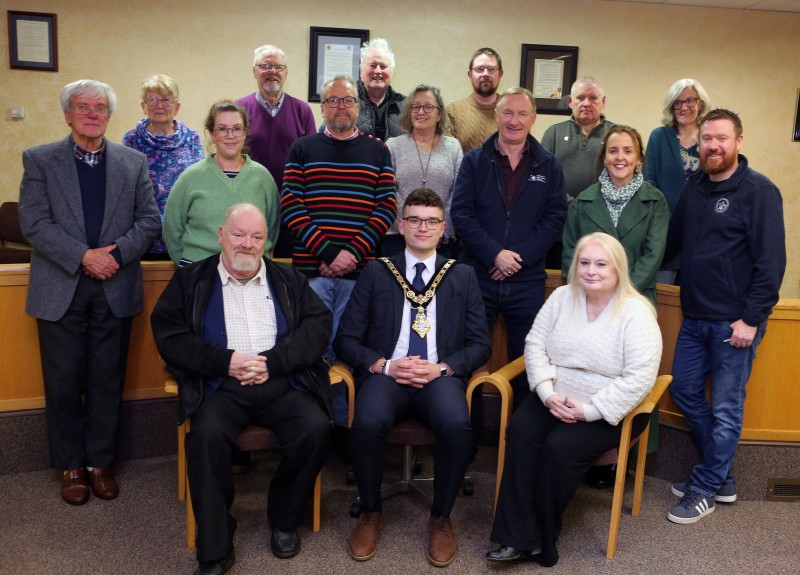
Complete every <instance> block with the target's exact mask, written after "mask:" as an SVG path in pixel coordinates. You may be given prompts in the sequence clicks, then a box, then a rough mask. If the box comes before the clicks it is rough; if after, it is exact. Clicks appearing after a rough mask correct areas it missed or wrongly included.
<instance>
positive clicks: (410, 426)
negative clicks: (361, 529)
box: [331, 362, 475, 517]
mask: <svg viewBox="0 0 800 575" xmlns="http://www.w3.org/2000/svg"><path fill="white" fill-rule="evenodd" d="M331 369H332V370H333V371H335V372H336V373H337V375H339V376H341V378H342V379H343V380H345V381H347V382H348V390H353V389H355V383H354V380H353V374H352V373H350V370H349V368H348V367H347V366H346V365H344V364H343V363H341V362H337V364H336V365H334V366H333V367H332V368H331ZM350 397H351V398H352V397H354V396H353V395H352V394H351V395H350ZM354 403H355V402H354V401H349V402H348V407H349V409H350V413H349V416H350V422H351V423H352V421H353V411H354ZM386 442H387V443H389V444H392V445H402V446H403V462H402V470H401V473H400V477H398V478H397V479H396V481H394V482H393V483H390V484H389V485H387V486H385V487H383V488H381V499H388V498H389V497H392V496H394V495H397V494H399V493H410V494H411V495H412V496H413V497H414V498H415V499H416V500H417V501H418V502H419V503H421V504H422V505H424V506H425V507H427V508H428V509H430V507H431V505H432V504H433V498H432V497H431V496H430V495H428V493H427V492H426V491H424V490H423V489H422V488H421V486H422V485H424V484H430V483H433V479H434V478H433V477H417V474H418V473H419V472H420V467H419V465H420V462H419V460H418V459H416V458H415V457H414V447H417V446H423V445H428V446H430V445H436V436H435V435H434V433H433V431H431V430H430V428H428V427H427V426H426V425H425V424H423V423H420V422H419V421H417V420H416V419H405V420H403V421H400V422H398V423H397V424H396V425H395V426H394V427H392V429H391V431H389V435H388V437H387V438H386ZM347 482H348V483H355V475H353V473H352V471H351V472H348V474H347ZM462 491H463V493H464V495H467V496H470V495H473V494H474V493H475V487H474V485H473V484H472V480H471V479H470V477H469V476H466V477H464V483H463V485H462ZM360 513H361V505H360V499H359V498H356V500H355V501H354V502H353V503H352V504H351V505H350V516H351V517H358V516H359V514H360Z"/></svg>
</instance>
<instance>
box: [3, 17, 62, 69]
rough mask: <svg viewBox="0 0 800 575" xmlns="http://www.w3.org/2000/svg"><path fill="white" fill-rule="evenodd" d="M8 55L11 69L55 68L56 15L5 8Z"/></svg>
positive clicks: (56, 54)
mask: <svg viewBox="0 0 800 575" xmlns="http://www.w3.org/2000/svg"><path fill="white" fill-rule="evenodd" d="M8 56H9V61H10V62H9V63H10V66H11V68H12V69H14V68H17V69H21V70H42V71H45V72H58V35H57V34H56V15H55V14H43V13H40V12H14V11H12V10H9V11H8Z"/></svg>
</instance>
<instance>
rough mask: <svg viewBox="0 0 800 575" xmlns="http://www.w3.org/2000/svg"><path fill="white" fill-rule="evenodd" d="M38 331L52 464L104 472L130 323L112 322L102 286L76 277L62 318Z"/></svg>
mask: <svg viewBox="0 0 800 575" xmlns="http://www.w3.org/2000/svg"><path fill="white" fill-rule="evenodd" d="M37 326H38V329H39V352H40V354H41V359H42V376H43V378H44V392H45V404H46V407H47V409H46V412H47V435H48V438H49V442H50V461H51V464H52V465H53V467H56V468H58V469H75V468H78V467H84V466H87V465H88V466H91V467H108V466H109V465H111V463H112V462H113V461H114V455H115V453H116V449H117V431H118V428H119V410H120V401H121V400H122V388H123V386H124V384H125V367H126V363H127V358H128V343H129V341H130V333H131V318H130V317H124V318H118V317H115V316H114V314H113V313H112V312H111V308H109V306H108V301H107V300H106V296H105V293H104V291H103V282H101V281H99V280H95V279H92V278H90V277H88V276H81V279H80V280H78V286H77V288H76V290H75V296H74V297H73V299H72V303H71V304H70V306H69V308H68V309H67V312H66V313H65V314H64V316H63V317H62V318H61V319H59V320H56V321H46V320H42V319H39V320H37Z"/></svg>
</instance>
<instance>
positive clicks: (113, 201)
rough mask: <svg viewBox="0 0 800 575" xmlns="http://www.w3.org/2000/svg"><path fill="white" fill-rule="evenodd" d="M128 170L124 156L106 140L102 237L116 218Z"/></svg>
mask: <svg viewBox="0 0 800 575" xmlns="http://www.w3.org/2000/svg"><path fill="white" fill-rule="evenodd" d="M127 173H128V171H127V170H126V169H125V165H124V163H123V161H122V157H121V156H120V154H118V153H117V150H115V149H114V147H113V146H112V145H111V144H110V143H109V142H108V140H106V206H105V210H104V211H103V229H102V230H101V231H100V237H101V238H102V237H103V235H104V234H105V233H106V229H107V228H108V226H109V225H110V223H111V222H112V221H113V220H114V214H115V213H116V211H117V204H118V203H119V201H120V199H122V194H123V193H124V191H125V180H126V175H127ZM112 239H113V238H112Z"/></svg>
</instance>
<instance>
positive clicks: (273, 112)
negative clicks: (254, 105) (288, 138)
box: [256, 92, 286, 118]
mask: <svg viewBox="0 0 800 575" xmlns="http://www.w3.org/2000/svg"><path fill="white" fill-rule="evenodd" d="M285 97H286V92H281V97H280V98H279V99H278V103H277V104H275V105H272V104H270V103H269V102H267V101H266V100H265V99H264V98H263V96H261V92H256V100H258V103H259V104H261V105H262V106H264V109H265V110H266V111H267V112H269V114H270V115H271V116H272V117H273V118H274V117H275V116H276V115H277V114H278V112H280V111H281V106H283V100H284V98H285Z"/></svg>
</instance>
